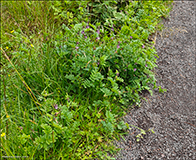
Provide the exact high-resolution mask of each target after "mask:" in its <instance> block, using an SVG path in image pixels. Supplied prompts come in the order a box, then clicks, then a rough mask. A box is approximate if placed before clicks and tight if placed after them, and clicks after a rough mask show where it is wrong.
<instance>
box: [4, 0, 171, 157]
mask: <svg viewBox="0 0 196 160" xmlns="http://www.w3.org/2000/svg"><path fill="white" fill-rule="evenodd" d="M170 3H171V2H167V1H133V2H129V1H123V2H118V1H117V0H116V1H115V0H114V1H102V2H99V1H74V2H73V1H54V2H53V1H51V2H44V1H43V2H30V1H21V2H9V1H7V2H1V7H2V17H1V22H2V32H1V55H2V57H1V79H2V83H1V89H2V92H1V93H2V94H1V156H18V155H19V156H28V158H29V159H32V158H34V159H96V158H97V159H110V158H111V157H109V156H107V153H108V152H111V153H115V152H116V151H118V149H117V148H115V147H114V146H113V144H112V141H113V140H116V139H119V137H122V136H123V135H124V134H126V131H127V130H128V129H129V125H128V124H126V123H124V122H123V121H122V119H121V118H122V117H123V116H124V115H125V114H126V110H127V109H128V108H130V107H132V106H135V105H140V100H141V98H142V97H140V95H141V92H142V91H143V90H147V91H149V92H150V93H151V94H152V89H155V88H158V89H159V91H160V92H163V91H164V89H162V88H161V86H157V85H156V79H155V75H154V72H153V70H154V68H155V67H156V59H157V57H158V56H157V54H156V50H155V48H154V47H153V43H154V42H153V41H151V40H149V36H150V35H152V34H153V33H155V31H156V30H157V29H159V28H160V27H161V26H160V25H158V23H159V21H160V20H161V18H163V17H166V16H167V15H168V13H169V10H170V6H169V4H170ZM150 86H154V88H151V87H150ZM140 130H141V134H140V135H138V141H139V139H140V138H141V137H142V134H145V132H146V131H144V130H142V129H140Z"/></svg>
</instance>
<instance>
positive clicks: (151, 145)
mask: <svg viewBox="0 0 196 160" xmlns="http://www.w3.org/2000/svg"><path fill="white" fill-rule="evenodd" d="M195 21H196V19H195V2H194V1H175V2H174V6H173V9H172V11H171V12H170V17H169V18H167V19H165V20H164V21H163V23H164V26H165V29H164V30H163V31H162V32H160V33H159V34H157V38H156V45H155V48H156V49H157V53H158V55H159V59H158V60H157V65H158V68H157V69H156V77H157V80H158V81H157V84H158V85H161V86H162V87H164V88H166V89H167V92H166V93H164V94H162V93H159V92H158V90H155V91H154V94H153V96H150V95H149V94H148V93H144V97H146V99H147V101H142V105H141V107H137V108H134V109H132V110H131V111H130V112H129V113H128V114H127V116H125V121H126V122H127V123H128V124H132V125H135V126H138V127H140V128H142V129H145V130H148V129H149V128H150V129H153V130H154V131H155V133H154V134H153V133H151V132H147V134H146V135H144V136H143V137H144V138H143V139H141V140H140V142H136V137H135V136H136V135H137V134H138V133H140V131H139V130H138V129H135V128H133V127H132V129H131V130H130V133H129V135H127V136H125V141H124V140H121V141H120V142H116V144H117V146H118V147H120V148H122V150H121V152H120V153H119V154H118V157H117V158H116V159H117V160H131V159H134V160H139V159H144V160H147V159H149V160H159V159H160V160H162V159H163V160H164V159H169V160H178V159H180V160H181V159H182V160H194V159H196V158H195V152H196V149H195V127H196V123H195V122H196V118H195V115H196V110H195V106H196V105H195V100H196V96H195V38H196V35H195Z"/></svg>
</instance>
